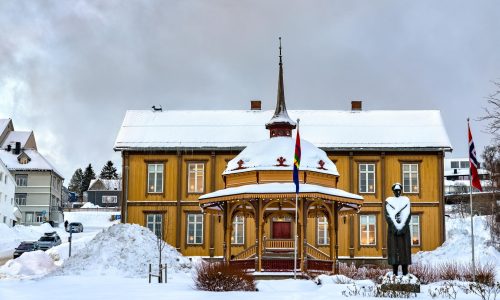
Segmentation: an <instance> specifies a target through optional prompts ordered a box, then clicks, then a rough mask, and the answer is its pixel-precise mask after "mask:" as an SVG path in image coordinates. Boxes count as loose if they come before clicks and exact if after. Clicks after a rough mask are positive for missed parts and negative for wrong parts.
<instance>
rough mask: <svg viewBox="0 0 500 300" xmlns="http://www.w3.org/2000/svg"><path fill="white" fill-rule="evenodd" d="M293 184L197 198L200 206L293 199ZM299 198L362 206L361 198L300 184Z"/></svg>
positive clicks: (244, 188)
mask: <svg viewBox="0 0 500 300" xmlns="http://www.w3.org/2000/svg"><path fill="white" fill-rule="evenodd" d="M294 191H295V184H294V183H293V182H284V183H278V182H273V183H262V184H249V185H243V186H238V187H231V188H227V189H222V190H218V191H215V192H212V193H208V194H205V195H203V196H201V197H200V198H198V200H199V201H200V204H207V203H213V202H221V201H230V200H243V199H259V198H260V199H262V198H265V199H276V198H295V192H294ZM299 197H300V198H321V199H324V200H330V201H342V202H347V203H352V204H356V205H361V204H363V197H361V196H359V195H356V194H352V193H349V192H346V191H343V190H340V189H336V188H330V187H324V186H320V185H315V184H309V183H305V184H301V185H300V192H299Z"/></svg>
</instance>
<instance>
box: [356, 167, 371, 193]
mask: <svg viewBox="0 0 500 300" xmlns="http://www.w3.org/2000/svg"><path fill="white" fill-rule="evenodd" d="M359 192H360V193H375V164H359Z"/></svg>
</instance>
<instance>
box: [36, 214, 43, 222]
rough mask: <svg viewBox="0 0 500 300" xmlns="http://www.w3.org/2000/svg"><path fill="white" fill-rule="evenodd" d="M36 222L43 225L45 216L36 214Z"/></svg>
mask: <svg viewBox="0 0 500 300" xmlns="http://www.w3.org/2000/svg"><path fill="white" fill-rule="evenodd" d="M35 218H36V219H35V222H37V223H42V222H43V215H42V213H41V212H37V213H35Z"/></svg>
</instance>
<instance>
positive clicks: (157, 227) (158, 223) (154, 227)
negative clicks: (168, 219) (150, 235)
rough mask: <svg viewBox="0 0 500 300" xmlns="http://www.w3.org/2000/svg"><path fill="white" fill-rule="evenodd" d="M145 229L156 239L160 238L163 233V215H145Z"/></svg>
mask: <svg viewBox="0 0 500 300" xmlns="http://www.w3.org/2000/svg"><path fill="white" fill-rule="evenodd" d="M146 227H147V228H149V230H151V231H152V232H154V234H156V236H157V237H159V238H162V231H163V215H161V214H147V215H146Z"/></svg>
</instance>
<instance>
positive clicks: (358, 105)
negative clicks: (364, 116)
mask: <svg viewBox="0 0 500 300" xmlns="http://www.w3.org/2000/svg"><path fill="white" fill-rule="evenodd" d="M351 110H352V111H362V110H363V101H361V100H354V101H351Z"/></svg>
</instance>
